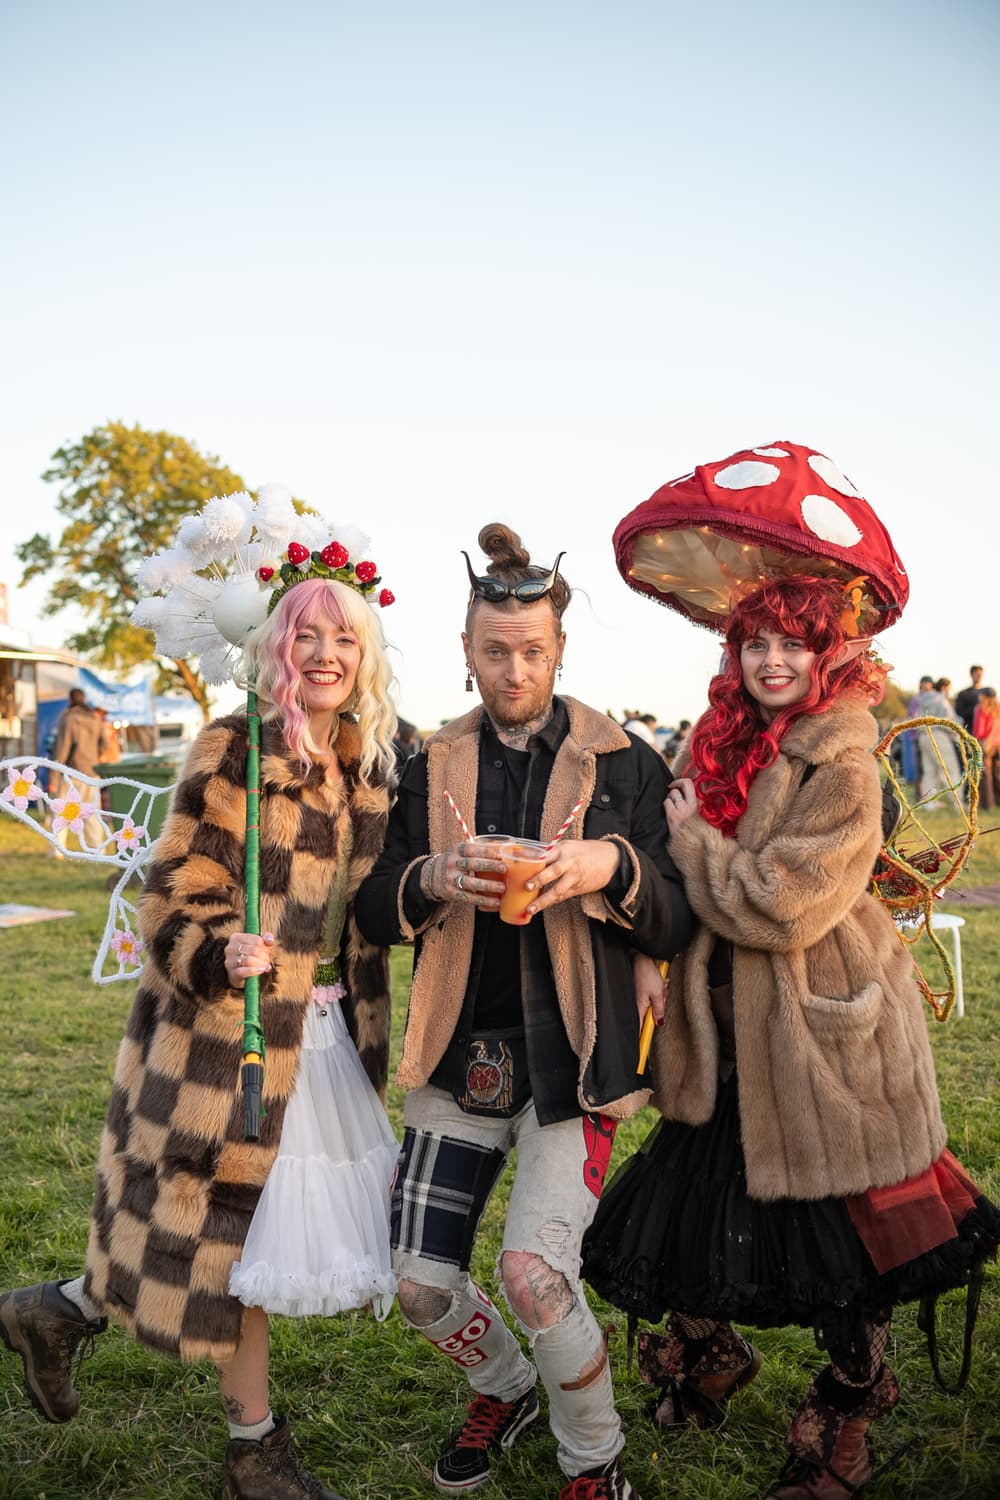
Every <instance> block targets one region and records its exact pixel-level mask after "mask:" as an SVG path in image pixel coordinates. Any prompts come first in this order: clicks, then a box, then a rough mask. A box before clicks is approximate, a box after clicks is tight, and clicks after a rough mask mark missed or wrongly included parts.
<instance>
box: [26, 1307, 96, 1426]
mask: <svg viewBox="0 0 1000 1500" xmlns="http://www.w3.org/2000/svg"><path fill="white" fill-rule="evenodd" d="M59 1285H60V1283H59V1282H58V1281H38V1282H36V1283H35V1285H34V1286H25V1287H21V1288H20V1289H19V1290H18V1291H15V1292H4V1294H3V1295H2V1296H0V1338H2V1339H3V1341H4V1343H5V1344H6V1345H7V1348H8V1349H9V1350H10V1351H11V1353H12V1354H19V1355H20V1356H21V1363H22V1364H23V1365H24V1388H25V1390H26V1391H27V1393H28V1396H29V1397H30V1399H31V1403H32V1405H33V1406H34V1407H35V1408H36V1410H37V1411H39V1412H41V1414H42V1416H43V1417H44V1418H45V1420H46V1421H47V1422H68V1421H69V1420H70V1418H71V1417H75V1416H76V1412H77V1407H78V1406H79V1405H80V1398H79V1396H78V1395H77V1393H76V1387H75V1386H74V1384H73V1378H72V1368H73V1361H74V1359H76V1361H77V1364H79V1361H80V1360H82V1359H83V1358H85V1356H86V1355H87V1354H90V1353H91V1352H92V1351H93V1347H94V1339H95V1337H96V1336H97V1334H99V1333H103V1332H104V1330H105V1328H107V1326H108V1320H107V1318H90V1319H88V1318H86V1317H85V1316H84V1314H83V1313H82V1312H81V1311H80V1309H79V1308H78V1307H77V1306H76V1304H75V1303H73V1302H69V1301H68V1300H67V1299H66V1298H65V1297H64V1296H63V1294H62V1292H61V1291H60V1290H59Z"/></svg>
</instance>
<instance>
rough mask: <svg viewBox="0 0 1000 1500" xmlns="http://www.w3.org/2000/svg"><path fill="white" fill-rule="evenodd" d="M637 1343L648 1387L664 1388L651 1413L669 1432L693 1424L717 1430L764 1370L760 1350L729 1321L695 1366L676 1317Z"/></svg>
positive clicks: (718, 1327)
mask: <svg viewBox="0 0 1000 1500" xmlns="http://www.w3.org/2000/svg"><path fill="white" fill-rule="evenodd" d="M637 1342H638V1345H639V1373H640V1374H641V1376H642V1378H643V1380H644V1381H645V1382H646V1384H647V1385H655V1386H658V1387H659V1393H658V1395H657V1397H656V1399H655V1401H653V1402H652V1403H651V1404H650V1408H649V1409H650V1414H651V1415H652V1416H653V1417H654V1420H655V1421H656V1422H657V1424H658V1425H659V1426H660V1427H662V1428H664V1429H665V1430H667V1431H670V1430H671V1429H677V1428H680V1427H683V1426H685V1425H686V1424H687V1423H688V1422H694V1423H696V1424H697V1426H699V1427H718V1426H719V1424H720V1423H721V1422H722V1420H723V1419H724V1417H725V1414H726V1404H727V1402H728V1401H729V1399H730V1397H732V1396H735V1394H736V1392H737V1391H740V1390H742V1389H743V1387H744V1386H745V1385H749V1384H750V1382H751V1380H753V1379H754V1377H755V1376H756V1375H757V1373H758V1371H759V1370H760V1363H761V1356H760V1350H759V1349H755V1348H754V1346H753V1345H752V1344H748V1343H747V1341H746V1339H744V1338H741V1336H740V1335H739V1334H738V1333H737V1332H736V1329H735V1328H733V1327H732V1326H731V1324H729V1323H719V1324H717V1325H716V1328H715V1332H714V1333H712V1334H711V1335H710V1336H709V1338H708V1339H707V1341H706V1343H705V1347H704V1349H703V1351H702V1353H701V1354H700V1355H699V1356H698V1358H697V1359H696V1360H694V1362H692V1359H691V1355H690V1351H689V1349H688V1345H687V1343H686V1342H685V1340H684V1337H683V1335H682V1334H681V1330H680V1325H679V1324H678V1323H677V1321H676V1319H674V1318H673V1317H671V1318H668V1319H667V1322H666V1332H665V1333H663V1334H658V1333H650V1332H648V1331H644V1332H642V1333H640V1334H639V1336H638V1340H637Z"/></svg>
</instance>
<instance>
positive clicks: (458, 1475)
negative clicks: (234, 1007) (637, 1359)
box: [356, 524, 691, 1500]
mask: <svg viewBox="0 0 1000 1500" xmlns="http://www.w3.org/2000/svg"><path fill="white" fill-rule="evenodd" d="M479 544H480V546H481V547H482V549H483V550H484V551H485V552H486V553H487V555H488V556H489V557H490V559H491V560H490V563H489V565H488V567H487V570H486V573H485V574H483V575H477V574H476V573H475V572H474V570H473V568H472V564H471V563H470V561H469V558H468V555H467V554H465V558H466V567H467V569H468V573H469V581H470V586H471V593H470V596H469V603H468V608H467V612H466V619H465V630H464V632H463V634H462V644H463V649H464V652H465V662H466V667H467V672H468V676H467V681H466V686H467V687H468V689H469V691H470V692H471V691H472V690H473V683H474V682H475V683H476V684H478V687H479V692H480V695H481V698H482V703H481V704H477V705H476V707H474V708H473V709H472V710H471V711H470V712H469V713H467V714H465V715H464V716H463V717H461V718H459V719H457V720H456V721H454V722H453V723H451V724H448V725H446V726H445V728H443V729H441V730H439V731H438V732H437V733H436V734H434V735H432V736H431V737H430V738H429V739H428V741H427V742H426V744H425V745H424V747H423V748H422V750H421V751H420V752H419V753H418V754H417V755H415V756H413V757H412V758H411V759H410V760H409V761H407V763H406V766H405V768H404V770H403V773H402V780H401V783H400V787H399V794H398V798H397V801H396V804H395V807H394V809H393V811H392V813H391V816H390V821H389V830H388V835H387V839H386V844H385V849H384V851H383V853H382V855H381V857H380V859H379V860H378V863H377V864H376V867H375V869H374V870H373V871H372V873H371V875H370V876H369V877H368V878H367V879H366V880H365V882H364V883H363V884H362V886H361V888H360V890H359V892H358V895H357V899H356V912H357V918H358V922H359V925H360V928H361V930H362V932H363V933H364V935H365V936H366V937H367V938H368V940H369V941H371V942H376V943H379V944H382V943H386V944H391V943H398V942H412V943H413V944H414V946H415V960H414V973H413V987H412V993H411V997H410V1010H409V1016H408V1021H407V1028H406V1036H405V1041H404V1050H403V1058H402V1062H401V1064H400V1068H399V1072H398V1075H397V1081H398V1082H399V1083H400V1084H401V1085H402V1086H403V1087H405V1088H407V1089H408V1090H409V1091H410V1092H409V1094H408V1097H407V1101H406V1110H405V1117H404V1124H405V1131H404V1137H403V1145H402V1150H401V1154H400V1161H399V1167H398V1170H397V1177H396V1182H395V1187H394V1191H393V1200H392V1244H393V1266H394V1269H395V1271H396V1275H397V1278H398V1282H399V1292H398V1297H399V1306H400V1309H401V1311H402V1313H403V1315H404V1317H405V1318H406V1320H407V1321H408V1322H409V1323H410V1325H411V1326H412V1327H414V1328H416V1329H418V1330H419V1331H420V1332H421V1333H422V1334H423V1335H424V1336H425V1337H426V1338H427V1339H429V1341H430V1342H431V1343H432V1344H434V1345H435V1347H437V1348H438V1349H440V1350H441V1351H442V1353H444V1354H446V1355H447V1356H448V1357H449V1358H451V1359H452V1360H453V1361H454V1362H455V1363H456V1364H457V1365H458V1366H459V1367H460V1368H461V1369H463V1370H464V1372H465V1374H466V1376H467V1378H468V1381H469V1384H470V1386H471V1387H472V1396H473V1399H472V1401H471V1404H470V1406H469V1412H468V1416H467V1418H466V1420H465V1422H464V1423H463V1425H462V1426H461V1427H460V1428H459V1429H458V1430H457V1431H456V1432H455V1433H453V1434H452V1436H451V1438H450V1439H449V1440H448V1442H447V1444H446V1446H445V1448H444V1450H443V1451H442V1452H441V1454H440V1456H439V1457H438V1460H437V1463H436V1465H435V1468H434V1476H433V1478H434V1484H435V1486H436V1487H437V1489H439V1490H441V1491H443V1492H445V1493H458V1492H462V1491H467V1490H472V1489H475V1488H477V1487H478V1486H479V1485H481V1484H484V1483H486V1482H487V1481H488V1479H489V1478H490V1460H491V1456H494V1455H497V1454H499V1453H501V1452H502V1451H503V1450H506V1449H508V1448H509V1447H510V1446H511V1444H512V1443H513V1442H514V1441H515V1439H516V1438H517V1437H518V1435H519V1434H520V1433H521V1432H522V1431H523V1430H524V1429H525V1428H526V1427H527V1426H528V1425H529V1424H531V1423H532V1422H534V1421H535V1419H536V1418H537V1416H538V1414H539V1407H538V1397H537V1394H536V1389H535V1386H536V1381H537V1379H538V1376H539V1375H540V1376H541V1379H542V1383H543V1385H544V1386H545V1389H546V1392H547V1395H548V1405H549V1420H550V1423H551V1427H552V1430H553V1432H554V1434H555V1436H556V1439H557V1442H558V1462H559V1466H560V1468H561V1469H562V1471H563V1473H564V1475H565V1476H566V1483H565V1485H564V1487H563V1488H562V1490H561V1491H560V1500H638V1496H637V1494H636V1491H635V1490H634V1489H633V1487H632V1486H631V1484H630V1483H629V1481H628V1479H627V1478H626V1477H625V1473H624V1470H623V1466H622V1461H621V1457H620V1454H621V1449H622V1447H623V1444H624V1438H623V1435H622V1431H621V1423H620V1420H619V1417H618V1414H617V1412H616V1410H615V1405H614V1396H613V1391H612V1384H611V1372H610V1367H609V1363H608V1354H607V1349H606V1347H605V1343H604V1340H603V1338H602V1335H601V1331H600V1329H599V1327H598V1325H597V1322H596V1319H595V1318H594V1315H593V1313H592V1312H591V1310H590V1308H589V1307H588V1305H587V1301H586V1298H585V1296H584V1293H583V1289H582V1285H581V1282H580V1245H581V1241H582V1238H583V1234H584V1231H585V1230H586V1228H587V1226H588V1225H589V1223H590V1221H591V1219H592V1217H593V1215H594V1211H595V1209H596V1207H597V1203H598V1200H599V1198H600V1194H601V1189H602V1187H603V1183H604V1175H605V1172H606V1170H607V1165H608V1159H609V1156H610V1152H611V1146H612V1142H613V1140H614V1133H615V1128H616V1124H617V1121H618V1120H619V1119H623V1118H626V1117H628V1116H630V1115H632V1114H633V1113H635V1112H636V1111H637V1110H638V1109H639V1108H640V1107H641V1106H642V1105H643V1104H644V1103H645V1102H646V1099H647V1098H648V1094H649V1090H648V1088H647V1087H646V1086H645V1084H644V1080H643V1078H642V1077H641V1076H640V1075H639V1073H638V1071H637V1062H638V1054H639V1030H640V1020H641V1015H642V1012H643V1011H644V1010H645V1009H646V1008H647V1006H648V1005H650V1004H651V1005H652V1006H653V1010H654V1014H655V1015H656V1016H657V1018H661V1017H662V1006H663V999H662V983H660V982H659V976H658V975H657V974H656V971H655V969H654V967H653V965H652V964H651V963H650V959H653V960H658V961H662V960H664V959H670V958H672V957H673V956H674V955H675V954H676V953H677V952H678V951H679V950H680V949H681V948H682V947H683V946H684V945H685V944H686V942H687V941H688V937H689V935H690V932H691V914H690V910H689V908H688V904H687V900H686V897H685V895H684V890H683V886H682V884H681V880H680V876H679V874H678V872H677V870H676V869H675V867H674V865H673V862H672V861H671V859H670V857H669V855H668V854H667V846H666V838H665V835H664V821H663V801H664V797H665V795H666V791H667V787H668V784H669V780H670V775H669V772H668V771H667V769H666V767H665V765H664V762H663V760H662V757H660V756H659V755H658V754H657V753H656V751H655V750H654V749H652V748H651V747H650V746H649V745H646V744H643V743H641V742H640V741H639V740H638V739H637V738H635V737H633V736H631V735H629V734H627V733H626V732H625V730H624V729H622V728H621V727H620V726H619V725H618V724H616V723H614V721H613V720H611V719H609V718H608V716H607V715H606V714H604V713H601V712H599V711H598V710H596V709H593V708H589V707H587V706H586V705H585V704H583V703H580V702H578V701H577V700H575V699H573V698H570V697H562V696H558V695H556V694H555V684H556V676H557V673H558V672H559V671H560V670H561V667H562V659H563V651H564V649H565V644H566V636H565V633H564V632H563V630H562V615H563V612H564V610H565V609H566V606H567V605H568V603H569V601H570V589H569V587H568V585H567V584H566V582H565V580H564V578H563V577H562V575H561V574H560V573H559V561H560V559H561V557H562V555H563V554H562V553H560V554H559V557H558V558H557V559H556V562H555V564H554V565H553V566H552V567H551V568H550V569H546V568H542V567H537V566H532V565H531V562H530V558H529V555H528V553H527V552H526V551H525V550H524V548H523V547H522V545H521V542H520V539H519V538H518V537H517V536H516V535H515V534H514V533H513V532H512V531H510V530H509V529H508V528H507V527H505V526H502V525H499V524H494V525H490V526H487V527H485V528H484V529H483V530H482V531H481V532H480V534H479ZM451 803H453V804H454V809H457V811H458V813H459V815H460V816H461V818H462V819H464V821H465V822H466V824H467V825H468V827H469V828H470V829H475V830H476V831H477V833H478V835H480V836H483V835H502V834H509V835H512V836H513V837H514V838H515V839H533V840H540V841H541V842H542V844H543V845H547V846H548V848H547V852H546V853H545V855H544V859H545V863H544V867H543V868H542V869H541V870H540V871H539V872H538V873H537V874H536V875H535V877H534V881H533V885H531V886H529V889H531V890H532V892H533V899H532V903H531V905H530V906H529V907H528V913H527V921H526V922H525V923H524V925H516V924H512V923H509V922H507V921H501V920H500V918H499V916H498V909H499V906H500V901H499V897H500V895H501V893H502V892H503V889H504V884H503V882H504V871H505V868H506V866H505V863H504V860H503V858H502V857H498V849H497V847H496V846H495V845H493V846H491V845H490V844H489V843H487V842H482V841H481V839H480V838H474V839H466V838H464V837H463V832H462V829H461V828H460V825H459V820H458V818H456V816H455V810H453V807H452V805H451ZM567 822H568V826H566V827H564V825H566V824H567ZM633 954H638V955H647V956H648V957H646V958H645V959H644V960H643V959H641V958H640V959H639V960H637V962H638V964H639V965H640V968H639V971H638V972H639V975H640V979H641V982H634V980H633V958H632V955H633ZM643 964H644V965H645V968H642V967H641V966H642V965H643ZM651 973H652V974H654V975H656V979H657V983H656V984H653V983H652V982H651V980H650V974H651ZM637 996H640V998H639V1000H638V1003H637ZM514 1148H516V1149H517V1167H516V1172H515V1175H514V1181H513V1187H512V1191H511V1197H510V1203H509V1207H508V1211H507V1217H506V1223H505V1228H504V1239H503V1249H502V1252H501V1256H500V1261H499V1274H500V1278H501V1281H502V1284H503V1290H504V1294H505V1297H506V1300H507V1303H508V1305H509V1307H510V1309H511V1311H512V1313H513V1314H514V1316H515V1318H516V1319H517V1322H518V1324H519V1325H520V1328H521V1330H522V1331H523V1333H524V1334H525V1336H526V1337H527V1340H528V1342H529V1344H530V1346H531V1349H532V1353H533V1355H534V1362H532V1361H531V1360H529V1359H528V1358H527V1357H526V1356H525V1355H524V1353H523V1352H522V1350H521V1346H520V1343H519V1342H518V1340H517V1339H516V1338H515V1337H514V1335H513V1333H512V1332H511V1331H510V1329H509V1328H508V1327H507V1326H506V1324H505V1323H504V1321H503V1319H502V1317H501V1316H500V1313H499V1311H498V1310H497V1308H496V1307H495V1306H494V1304H493V1302H492V1301H491V1300H490V1298H489V1297H488V1296H487V1294H486V1293H485V1292H484V1291H483V1290H482V1289H481V1288H480V1287H478V1286H477V1285H476V1284H475V1283H474V1282H473V1281H472V1280H471V1278H470V1276H469V1265H470V1259H471V1254H472V1248H473V1243H474V1240H475V1235H476V1231H477V1228H478V1226H479V1222H480V1219H481V1217H482V1215H483V1212H484V1210H485V1208H486V1205H487V1202H488V1201H489V1198H490V1195H491V1194H492V1192H493V1189H494V1188H495V1187H496V1185H497V1182H498V1180H499V1178H500V1175H501V1173H502V1171H503V1169H504V1166H505V1164H506V1161H507V1158H508V1156H509V1154H510V1152H511V1151H512V1150H513V1149H514Z"/></svg>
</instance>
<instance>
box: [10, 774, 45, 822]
mask: <svg viewBox="0 0 1000 1500" xmlns="http://www.w3.org/2000/svg"><path fill="white" fill-rule="evenodd" d="M7 778H8V782H9V785H7V786H5V787H4V789H3V791H2V792H0V798H2V800H3V801H4V802H11V803H13V805H14V806H15V807H16V808H17V810H18V812H24V811H25V810H26V809H27V806H28V803H29V802H35V801H37V800H38V798H39V797H40V796H41V795H42V792H41V788H40V787H37V786H36V785H35V773H34V770H33V769H32V767H31V766H25V767H23V769H22V770H20V771H19V770H17V769H16V768H15V767H14V766H8V767H7Z"/></svg>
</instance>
